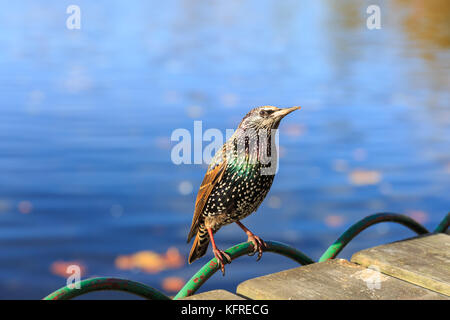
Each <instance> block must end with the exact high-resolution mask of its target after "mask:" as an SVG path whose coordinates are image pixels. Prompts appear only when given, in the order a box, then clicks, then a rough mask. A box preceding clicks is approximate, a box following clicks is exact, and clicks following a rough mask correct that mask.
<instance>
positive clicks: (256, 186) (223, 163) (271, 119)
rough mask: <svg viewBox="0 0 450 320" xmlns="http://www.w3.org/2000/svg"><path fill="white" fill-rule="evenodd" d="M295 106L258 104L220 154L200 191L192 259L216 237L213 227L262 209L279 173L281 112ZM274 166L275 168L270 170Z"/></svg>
mask: <svg viewBox="0 0 450 320" xmlns="http://www.w3.org/2000/svg"><path fill="white" fill-rule="evenodd" d="M294 108H295V109H297V107H294ZM294 108H290V109H279V108H276V107H271V106H265V107H259V108H255V109H252V110H251V111H250V112H249V113H248V114H247V115H246V116H245V117H244V118H243V120H242V121H241V123H240V124H239V127H238V129H237V130H236V131H235V133H234V134H233V136H232V137H231V138H230V139H229V140H228V141H227V142H226V143H225V144H224V145H223V147H222V149H221V150H220V151H218V152H217V153H216V154H215V156H214V158H213V159H212V161H211V164H210V165H209V167H208V170H207V173H206V175H205V178H204V180H203V182H202V185H201V186H200V190H199V193H198V195H197V201H196V210H195V212H194V218H193V221H192V226H191V230H190V232H189V235H188V242H189V241H190V240H191V238H192V237H193V236H194V235H196V238H195V241H194V245H193V246H192V249H191V252H190V255H189V263H191V262H193V261H195V260H196V259H198V258H200V257H201V256H203V255H204V254H205V253H206V250H207V248H208V244H209V242H210V240H211V239H210V235H209V234H208V228H209V229H210V232H211V234H212V233H215V232H217V231H218V230H219V229H220V228H221V227H222V226H224V225H227V224H230V223H233V222H238V221H239V220H242V219H244V218H245V217H247V216H248V215H250V214H251V213H253V212H255V211H256V210H257V209H258V207H259V205H260V204H261V203H262V201H263V200H264V198H265V197H266V195H267V193H268V192H269V190H270V187H271V186H272V182H273V180H274V177H275V170H273V168H274V166H276V161H277V158H276V157H277V151H276V148H275V145H274V144H272V143H271V142H272V135H273V129H277V128H278V125H279V122H280V120H281V118H282V117H284V116H285V115H286V114H288V113H290V112H291V111H293V110H295V109H294ZM277 112H278V113H277ZM269 168H272V171H267V169H269ZM261 169H263V170H261ZM264 169H266V171H264ZM241 228H243V229H244V228H245V227H243V226H241ZM245 230H247V231H248V232H247V234H249V233H250V234H251V232H250V231H249V230H248V229H244V231H245ZM251 235H252V234H251ZM249 237H250V235H249ZM212 240H213V239H212ZM212 244H213V249H214V251H215V252H214V253H215V255H216V250H217V248H215V244H214V242H213V243H212ZM217 251H220V250H217ZM216 257H217V255H216ZM222 271H224V270H223V269H222Z"/></svg>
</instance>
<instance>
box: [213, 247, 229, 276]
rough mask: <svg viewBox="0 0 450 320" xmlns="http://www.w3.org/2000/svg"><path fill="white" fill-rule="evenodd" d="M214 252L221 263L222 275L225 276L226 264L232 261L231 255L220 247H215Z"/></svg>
mask: <svg viewBox="0 0 450 320" xmlns="http://www.w3.org/2000/svg"><path fill="white" fill-rule="evenodd" d="M213 252H214V256H215V257H216V259H217V263H218V264H219V267H220V270H221V271H222V275H224V276H225V264H226V263H231V257H230V255H229V254H228V253H226V252H225V251H223V250H220V249H213ZM224 260H225V261H224Z"/></svg>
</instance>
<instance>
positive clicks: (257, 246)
mask: <svg viewBox="0 0 450 320" xmlns="http://www.w3.org/2000/svg"><path fill="white" fill-rule="evenodd" d="M236 224H237V225H238V226H239V227H241V229H242V230H244V232H245V233H246V234H247V236H248V239H247V241H251V242H252V243H253V254H251V255H254V254H255V253H256V252H258V258H257V259H256V261H258V260H259V259H261V257H262V254H263V249H264V248H267V244H266V243H265V242H264V240H263V239H261V238H260V237H258V236H256V235H254V234H253V232H251V231H250V230H248V229H247V227H246V226H244V225H243V224H242V223H240V222H239V221H236Z"/></svg>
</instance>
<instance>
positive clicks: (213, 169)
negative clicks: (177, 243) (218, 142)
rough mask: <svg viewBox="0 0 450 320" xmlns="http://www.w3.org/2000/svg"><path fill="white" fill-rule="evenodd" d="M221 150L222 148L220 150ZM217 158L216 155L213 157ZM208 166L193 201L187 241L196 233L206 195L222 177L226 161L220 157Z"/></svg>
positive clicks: (206, 199) (206, 198)
mask: <svg viewBox="0 0 450 320" xmlns="http://www.w3.org/2000/svg"><path fill="white" fill-rule="evenodd" d="M221 151H222V150H221ZM214 158H215V159H217V158H218V157H214ZM215 159H213V162H212V163H211V165H210V166H209V168H208V171H207V172H206V175H205V177H204V178H203V182H202V184H201V185H200V189H199V190H198V194H197V200H196V201H195V210H194V217H193V218H192V225H191V230H190V231H189V235H188V239H187V242H189V241H191V238H192V237H193V236H194V235H195V234H196V233H197V229H198V224H199V220H200V217H201V214H202V212H203V208H204V207H205V204H206V202H207V201H208V197H209V195H210V194H211V191H212V190H213V189H214V186H215V185H216V184H217V183H218V182H219V181H220V180H221V179H222V176H223V174H224V172H225V168H226V167H227V161H226V160H225V159H222V160H221V161H220V162H219V163H218V164H215V163H214V160H215Z"/></svg>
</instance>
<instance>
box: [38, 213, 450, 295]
mask: <svg viewBox="0 0 450 320" xmlns="http://www.w3.org/2000/svg"><path fill="white" fill-rule="evenodd" d="M381 222H394V223H399V224H402V225H404V226H405V227H407V228H409V229H411V230H412V231H414V232H416V233H417V234H419V235H421V234H427V233H429V231H428V230H427V229H426V228H425V227H424V226H422V225H421V224H420V223H418V222H416V221H415V220H413V219H411V218H410V217H408V216H405V215H401V214H396V213H377V214H373V215H371V216H368V217H366V218H364V219H362V220H360V221H358V222H357V223H355V224H354V225H352V226H351V227H350V228H348V229H347V230H346V231H345V232H344V233H343V234H342V235H341V236H340V237H339V238H338V239H337V240H336V241H335V242H334V243H333V244H332V245H331V246H330V247H329V248H328V249H327V250H326V251H325V253H324V254H323V255H322V256H321V257H320V259H319V262H321V261H325V260H328V259H334V258H336V256H337V255H338V254H339V253H340V252H341V251H342V250H343V249H344V247H345V246H346V245H347V244H348V243H349V242H350V241H351V240H353V239H354V238H355V237H356V236H357V235H358V234H359V233H361V232H362V231H363V230H365V229H367V228H368V227H370V226H372V225H374V224H377V223H381ZM449 225H450V213H447V215H446V217H445V218H444V219H443V220H442V221H441V222H440V223H439V225H438V226H437V227H436V229H435V230H434V233H441V232H445V231H446V230H447V229H448V227H449ZM266 244H267V248H265V249H264V251H268V252H273V253H276V254H280V255H283V256H285V257H288V258H290V259H292V260H294V261H297V262H298V263H300V264H302V265H307V264H311V263H314V260H312V259H311V258H309V257H308V256H306V255H305V254H304V253H302V252H300V251H299V250H297V249H295V248H293V247H290V246H288V245H286V244H283V243H280V242H276V241H266ZM225 252H226V253H228V254H229V255H230V257H231V259H232V260H234V259H237V258H239V257H241V256H243V255H245V254H249V253H251V252H253V245H252V243H251V242H244V243H240V244H238V245H235V246H233V247H231V248H229V249H227V250H225ZM218 269H219V266H218V263H217V260H216V258H213V259H211V260H210V261H209V262H208V263H206V264H205V265H204V266H203V267H202V268H201V269H200V270H199V271H197V273H196V274H194V276H192V278H191V279H190V280H189V281H188V282H187V283H186V284H185V285H184V287H183V288H182V289H181V290H180V291H179V292H178V294H177V295H176V296H175V297H174V298H173V299H174V300H177V299H181V298H185V297H188V296H190V295H193V294H194V293H195V292H196V291H197V290H198V289H199V288H200V287H201V286H202V285H203V284H204V283H205V282H206V281H207V280H208V279H209V278H210V277H211V276H212V275H213V274H214V273H215V272H216V271H217V270H218ZM77 285H78V287H79V288H70V287H69V286H66V287H63V288H61V289H59V290H56V291H55V292H53V293H51V294H49V295H48V296H46V297H45V298H44V300H67V299H72V298H75V297H78V296H80V295H83V294H86V293H88V292H93V291H101V290H115V291H125V292H129V293H132V294H135V295H138V296H141V297H143V298H146V299H151V300H170V297H168V296H167V295H165V294H163V293H161V292H160V291H158V290H156V289H155V288H152V287H149V286H147V285H145V284H142V283H140V282H135V281H131V280H126V279H119V278H105V277H100V278H91V279H86V280H83V281H80V282H79V283H77Z"/></svg>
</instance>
